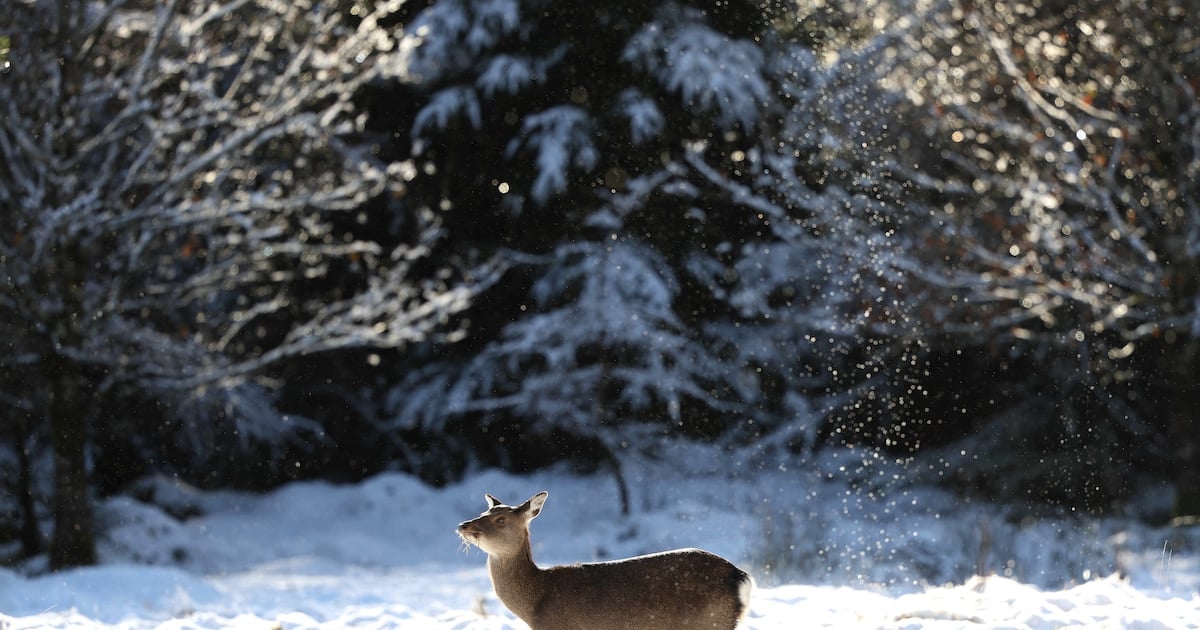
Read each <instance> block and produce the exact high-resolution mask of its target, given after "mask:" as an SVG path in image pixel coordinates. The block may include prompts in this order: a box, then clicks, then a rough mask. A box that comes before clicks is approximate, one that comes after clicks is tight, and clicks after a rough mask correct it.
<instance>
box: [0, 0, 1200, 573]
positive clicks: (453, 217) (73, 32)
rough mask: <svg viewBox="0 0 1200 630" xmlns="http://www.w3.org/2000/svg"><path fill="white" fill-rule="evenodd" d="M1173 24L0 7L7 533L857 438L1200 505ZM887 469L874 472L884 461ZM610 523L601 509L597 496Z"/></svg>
mask: <svg viewBox="0 0 1200 630" xmlns="http://www.w3.org/2000/svg"><path fill="white" fill-rule="evenodd" d="M1197 24H1200V8H1198V7H1197V6H1196V4H1195V3H1194V2H1191V1H1190V0H1170V1H1167V2H1154V3H1146V2H1138V1H1135V0H1120V1H1118V2H1106V3H1090V2H1062V1H1058V0H1030V1H1027V2H1026V1H1021V2H1009V1H998V2H973V1H970V0H862V1H855V0H799V1H796V2H785V1H782V0H773V1H768V2H755V1H752V0H722V1H719V2H703V1H698V2H683V1H675V0H672V1H668V2H659V3H645V2H627V1H624V0H614V1H610V2H604V3H572V2H552V1H550V0H434V1H422V0H412V1H409V2H398V1H392V0H378V1H372V0H364V1H359V2H355V1H351V0H333V1H331V2H292V3H277V2H272V1H270V0H232V1H227V2H190V1H187V0H166V1H150V0H129V1H126V2H90V1H83V0H74V1H67V2H57V1H55V2H50V1H43V0H17V1H16V2H15V4H14V5H13V9H12V10H11V11H9V12H7V13H6V15H4V16H2V17H0V113H2V115H0V285H2V286H3V291H0V414H2V415H3V417H2V418H0V542H5V543H6V545H5V548H6V549H11V550H13V554H14V555H15V556H16V557H31V556H35V555H37V554H40V553H43V552H44V551H47V550H48V552H49V563H50V566H51V567H52V568H58V567H67V566H75V565H79V564H88V563H91V562H94V561H95V531H94V530H95V525H94V523H93V519H92V518H91V507H92V505H93V502H94V501H95V499H96V498H97V497H100V496H108V495H111V494H114V493H121V492H131V491H133V490H131V488H135V487H136V483H135V482H136V480H138V479H141V478H144V477H146V476H147V475H153V474H166V475H171V476H175V477H177V478H179V479H181V480H184V481H186V482H188V483H191V484H194V485H197V486H200V487H204V488H252V489H265V488H269V487H273V486H275V485H277V484H280V483H282V482H284V481H288V480H292V479H297V478H324V479H331V480H336V481H352V480H358V479H362V478H364V477H366V476H368V475H371V474H374V473H376V472H379V471H383V470H398V471H405V472H409V473H412V474H414V475H417V476H419V477H420V478H421V479H423V480H426V481H427V482H429V483H433V484H444V483H448V482H450V481H453V480H455V479H457V478H460V477H461V476H462V475H464V474H466V473H467V472H469V471H471V470H475V469H479V468H484V467H502V468H505V469H509V470H514V471H527V470H531V469H536V468H538V467H542V466H546V465H549V464H552V463H556V462H563V461H566V462H570V463H571V464H573V465H574V466H576V467H577V468H579V469H580V470H583V471H596V472H598V473H604V474H612V475H614V479H616V480H617V481H618V483H619V484H621V485H622V487H624V486H625V484H628V483H629V481H628V480H626V479H625V475H624V474H623V472H622V471H623V470H624V468H625V464H624V462H629V461H631V460H633V459H638V458H654V457H656V453H657V446H658V445H661V444H662V443H663V441H665V440H703V441H707V442H713V443H718V444H720V445H721V446H722V447H723V452H725V453H727V454H728V456H729V467H730V469H731V470H732V469H735V468H737V469H739V470H742V471H748V473H747V474H753V469H754V467H755V466H772V467H778V466H783V465H786V466H789V467H802V466H804V465H805V462H807V461H809V458H810V457H811V455H812V454H813V453H814V452H816V451H817V450H819V449H824V448H837V447H841V446H846V445H853V446H855V447H859V448H861V449H863V452H869V453H870V455H869V456H868V457H866V458H864V459H863V461H862V462H861V466H860V467H859V468H858V469H857V470H856V471H855V474H859V475H866V476H870V475H871V474H872V472H871V471H872V466H873V463H872V462H875V461H878V462H883V461H887V462H892V463H900V464H902V465H903V469H904V470H905V471H906V473H907V474H906V477H905V478H904V479H901V480H897V482H898V483H915V482H930V481H932V482H937V483H943V484H946V485H947V486H949V487H951V488H954V489H956V490H957V491H959V492H961V493H962V494H963V495H964V496H965V497H967V498H970V499H971V500H996V501H1004V502H1012V503H1014V504H1020V505H1022V506H1023V508H1022V509H1027V510H1034V511H1037V510H1051V511H1053V510H1069V511H1081V512H1106V511H1113V510H1120V509H1121V507H1122V505H1123V501H1124V499H1126V498H1127V497H1129V496H1131V495H1133V494H1136V493H1138V492H1139V491H1140V490H1141V489H1143V488H1146V487H1151V485H1152V484H1158V483H1161V482H1163V481H1166V482H1169V483H1170V484H1171V486H1172V487H1173V488H1175V495H1176V496H1175V499H1174V507H1173V510H1172V513H1171V514H1161V515H1146V516H1147V517H1148V518H1163V519H1166V518H1170V517H1183V516H1189V515H1192V516H1194V515H1197V514H1200V438H1198V435H1197V434H1198V433H1200V427H1198V426H1197V420H1196V418H1197V414H1198V413H1200V412H1198V411H1197V410H1200V387H1198V379H1200V292H1198V283H1197V278H1198V275H1197V274H1198V272H1200V269H1198V268H1197V263H1198V261H1200V190H1198V188H1200V99H1198V98H1197V94H1196V91H1197V89H1198V88H1200V76H1197V74H1196V71H1195V69H1196V68H1200V33H1197V30H1196V29H1197V26H1196V25H1197ZM886 468H887V469H888V470H893V469H894V467H892V466H888V467H886ZM625 507H626V509H628V507H629V506H628V505H626V506H625Z"/></svg>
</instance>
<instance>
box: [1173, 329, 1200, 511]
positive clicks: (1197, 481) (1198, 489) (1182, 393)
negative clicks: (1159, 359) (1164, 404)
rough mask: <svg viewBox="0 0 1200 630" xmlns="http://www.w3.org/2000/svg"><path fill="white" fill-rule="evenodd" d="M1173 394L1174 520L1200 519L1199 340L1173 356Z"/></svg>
mask: <svg viewBox="0 0 1200 630" xmlns="http://www.w3.org/2000/svg"><path fill="white" fill-rule="evenodd" d="M1172 358H1174V365H1173V368H1174V370H1173V372H1174V376H1175V379H1174V380H1175V383H1174V386H1173V388H1172V390H1173V391H1174V393H1175V395H1176V397H1177V398H1176V400H1175V404H1173V405H1172V407H1173V409H1171V410H1170V411H1169V412H1168V413H1170V414H1171V438H1172V441H1173V443H1174V445H1175V453H1174V459H1175V466H1174V468H1175V505H1174V509H1173V510H1172V512H1173V514H1172V515H1173V516H1175V517H1200V436H1197V435H1196V433H1197V431H1200V426H1197V424H1198V423H1197V422H1196V414H1200V339H1191V340H1188V341H1187V342H1186V343H1185V344H1183V347H1182V349H1181V350H1180V352H1179V353H1178V354H1177V355H1175V356H1174V357H1172Z"/></svg>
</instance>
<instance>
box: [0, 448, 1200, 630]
mask: <svg viewBox="0 0 1200 630" xmlns="http://www.w3.org/2000/svg"><path fill="white" fill-rule="evenodd" d="M660 455H661V453H660ZM822 457H823V458H822V459H821V460H820V461H818V462H816V463H815V464H814V465H812V466H809V467H806V468H805V469H803V470H790V469H787V468H786V467H784V466H779V465H777V464H776V465H768V464H766V463H764V462H762V461H757V462H755V463H753V464H750V463H748V462H745V461H742V462H731V461H729V458H728V457H727V456H726V455H723V454H721V453H719V452H715V451H712V450H707V449H696V450H687V451H680V452H670V453H669V455H665V456H663V457H662V458H660V459H656V460H649V459H643V460H638V461H636V462H627V463H626V466H625V469H624V471H625V476H626V480H627V481H628V483H629V486H630V490H631V507H632V515H630V516H624V515H622V514H621V510H620V502H619V499H618V492H617V485H616V483H615V482H614V480H613V478H612V477H606V476H592V477H580V476H574V475H571V474H567V473H564V472H562V471H547V472H541V473H537V474H534V475H530V476H526V477H519V476H513V475H509V474H504V473H499V472H481V473H478V474H476V475H473V476H471V477H470V478H468V479H467V480H465V481H463V482H461V483H458V484H455V485H452V486H449V487H446V488H442V489H434V488H430V487H428V486H425V485H423V484H421V483H420V482H418V481H416V480H414V479H412V478H410V477H407V476H404V475H399V474H383V475H379V476H376V477H373V478H371V479H368V480H366V481H363V482H362V483H359V484H354V485H345V486H336V485H332V484H328V483H322V482H305V483H295V484H291V485H288V486H286V487H284V488H281V489H279V490H277V491H275V492H272V493H270V494H267V495H262V496H258V495H249V494H241V493H234V492H212V493H203V492H197V491H194V490H191V489H189V488H187V487H185V486H181V485H177V484H174V483H172V482H170V481H168V480H163V479H158V480H152V481H148V482H147V483H146V484H144V487H143V488H142V492H141V493H140V494H141V495H142V496H150V495H153V504H150V503H145V502H141V501H137V500H134V499H131V498H127V497H118V498H113V499H110V500H107V501H105V502H104V503H103V504H102V505H101V506H100V508H99V510H98V520H99V522H100V524H101V526H102V527H103V528H104V530H105V533H104V535H103V539H102V545H101V558H102V565H101V566H100V567H96V568H90V569H82V570H77V571H71V572H66V573H61V574H54V575H43V576H38V577H32V578H30V577H24V576H21V575H19V574H17V573H13V572H9V571H3V570H0V628H4V630H10V629H15V628H35V627H36V628H43V627H44V628H76V627H78V628H83V627H114V628H142V627H162V628H225V627H245V628H270V627H278V628H289V629H290V628H341V627H370V628H374V627H396V628H413V629H416V628H473V629H474V628H519V627H521V626H520V624H519V623H518V622H515V621H514V620H513V619H512V617H511V615H509V614H508V613H507V611H505V610H504V609H503V607H502V606H501V605H500V603H499V602H498V601H497V600H496V599H495V596H494V595H493V594H492V592H491V588H490V585H489V583H488V579H487V576H486V573H485V571H484V569H483V564H484V556H483V554H481V553H480V552H479V551H478V550H474V549H471V550H467V549H465V548H464V547H463V546H462V545H461V544H460V543H459V541H458V539H457V537H456V536H455V534H454V527H455V525H456V524H457V523H458V522H459V521H461V520H464V519H466V518H469V517H472V516H474V515H475V514H477V513H479V512H480V511H482V510H483V509H484V507H485V504H484V501H483V497H482V495H483V493H484V492H490V493H492V494H494V495H496V496H498V497H500V498H501V499H503V500H505V501H508V502H510V503H513V502H518V501H522V500H524V499H526V498H528V497H529V496H531V495H532V494H534V493H535V492H537V491H540V490H543V489H547V490H549V491H550V499H549V502H548V503H547V507H546V510H545V511H544V512H543V513H542V515H541V516H539V518H538V519H537V521H535V522H534V524H533V543H534V554H535V558H536V559H537V560H538V561H539V562H540V563H542V564H551V563H560V562H576V561H591V560H604V559H608V558H616V557H622V556H628V555H634V554H638V553H645V552H650V551H658V550H662V549H667V548H673V547H681V546H699V547H704V548H707V549H710V550H712V551H715V552H717V553H720V554H722V555H725V556H727V557H729V558H731V559H733V560H735V561H736V562H738V563H739V564H741V565H742V566H744V567H746V568H747V569H749V570H750V571H751V573H753V574H754V575H755V577H756V579H757V580H758V583H759V586H760V588H759V589H758V591H757V592H756V595H755V599H754V603H753V606H752V615H751V618H750V627H751V628H794V627H797V626H796V619H797V615H802V616H803V618H804V619H805V620H806V623H805V624H804V625H805V626H806V627H822V626H823V627H864V628H866V627H871V628H874V627H889V628H918V627H961V626H963V625H972V626H979V627H1008V628H1014V627H1015V628H1026V627H1028V628H1043V627H1044V628H1052V627H1070V626H1077V627H1146V628H1177V627H1181V628H1196V627H1200V626H1197V623H1198V622H1200V595H1198V594H1197V593H1198V589H1200V563H1198V557H1200V553H1198V550H1200V532H1198V531H1197V528H1191V529H1185V528H1175V529H1172V528H1151V527H1147V526H1145V525H1142V524H1140V523H1138V522H1137V521H1135V520H1132V519H1126V518H1105V519H1088V518H1082V517H1059V518H1053V519H1039V520H1032V519H1021V518H1016V517H1014V516H1013V515H1012V513H1011V510H1004V509H1000V508H997V507H994V506H990V505H986V504H980V503H972V504H967V503H964V502H962V501H959V500H957V499H956V498H955V497H954V496H952V495H950V494H948V493H945V492H943V491H940V490H936V489H931V488H923V487H911V486H908V485H907V484H903V483H901V482H900V480H899V479H894V478H893V476H894V475H896V474H899V471H898V470H897V471H893V470H891V469H889V468H888V467H887V466H885V465H883V464H879V463H877V462H875V463H869V464H868V465H866V466H865V467H864V464H863V462H864V461H866V462H872V461H873V460H872V459H871V458H869V457H867V458H864V457H862V456H861V454H860V453H856V452H854V451H842V452H840V453H837V454H836V456H834V454H830V455H828V456H822ZM889 479H891V481H889ZM168 513H173V514H177V515H185V516H186V515H191V516H186V517H185V518H183V520H178V519H176V518H174V517H171V516H168ZM984 532H987V534H986V538H987V542H986V543H985V542H984V539H983V537H984ZM976 566H980V567H982V568H983V569H984V570H985V571H986V572H989V573H993V574H995V575H993V576H991V577H988V578H976V577H972V576H973V574H974V572H975V567H976ZM1006 576H1007V577H1006ZM6 615H7V616H6Z"/></svg>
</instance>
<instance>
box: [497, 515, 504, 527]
mask: <svg viewBox="0 0 1200 630" xmlns="http://www.w3.org/2000/svg"><path fill="white" fill-rule="evenodd" d="M496 524H497V525H503V524H504V517H503V516H497V517H496Z"/></svg>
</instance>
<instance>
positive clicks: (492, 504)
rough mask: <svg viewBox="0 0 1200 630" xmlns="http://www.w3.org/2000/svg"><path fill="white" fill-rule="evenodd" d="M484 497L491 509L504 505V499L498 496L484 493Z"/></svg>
mask: <svg viewBox="0 0 1200 630" xmlns="http://www.w3.org/2000/svg"><path fill="white" fill-rule="evenodd" d="M483 499H484V500H485V501H487V504H488V509H489V510H490V509H492V508H494V507H496V506H497V505H504V502H503V501H501V500H500V499H497V498H496V497H494V496H492V495H490V494H485V495H483Z"/></svg>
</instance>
